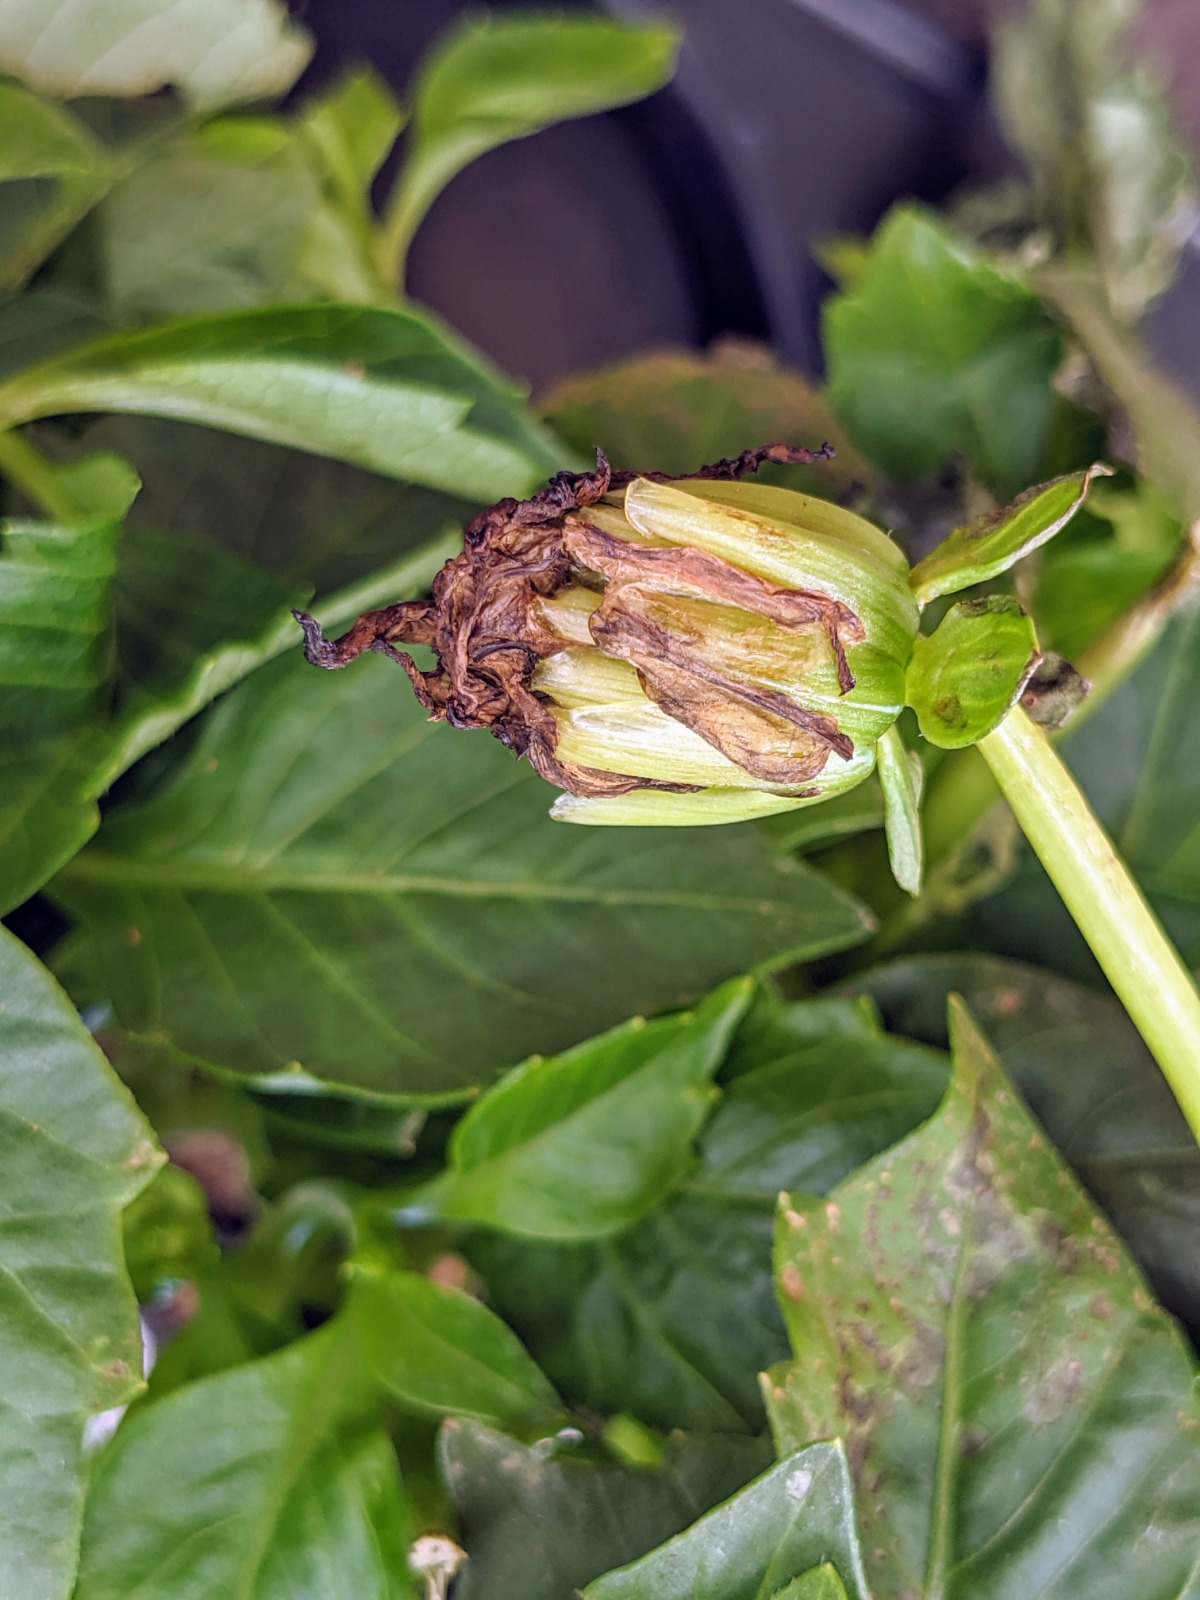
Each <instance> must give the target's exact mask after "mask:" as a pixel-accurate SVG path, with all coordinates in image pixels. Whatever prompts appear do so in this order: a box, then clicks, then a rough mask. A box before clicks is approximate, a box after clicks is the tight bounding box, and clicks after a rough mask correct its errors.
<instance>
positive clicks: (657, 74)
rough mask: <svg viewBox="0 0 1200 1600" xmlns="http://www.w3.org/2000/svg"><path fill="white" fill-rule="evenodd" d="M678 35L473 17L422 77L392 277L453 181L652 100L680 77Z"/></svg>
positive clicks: (588, 20) (611, 25) (392, 236)
mask: <svg viewBox="0 0 1200 1600" xmlns="http://www.w3.org/2000/svg"><path fill="white" fill-rule="evenodd" d="M677 42H678V35H677V33H676V31H675V30H674V29H672V28H668V27H640V28H633V27H626V26H624V25H623V24H621V23H618V22H612V21H609V20H608V19H606V18H601V17H521V16H517V17H487V16H480V17H470V18H467V19H465V20H464V21H462V22H460V23H459V24H458V26H457V27H456V28H455V29H454V30H453V31H452V32H451V33H449V34H448V35H447V36H446V37H445V38H444V39H443V40H442V41H441V42H440V43H439V44H437V45H436V46H435V47H434V49H433V51H432V52H431V54H430V55H429V56H428V57H427V58H426V59H425V61H424V62H423V63H422V64H421V66H420V68H419V69H418V76H417V81H416V86H415V89H414V91H413V96H412V128H411V132H410V136H409V145H408V150H407V153H406V159H405V163H404V167H403V170H402V171H401V174H400V178H399V181H398V183H397V185H396V189H395V192H394V194H393V196H392V199H391V201H390V203H389V206H388V213H387V217H386V220H385V224H384V231H385V236H386V242H385V253H386V255H387V257H388V259H389V262H390V263H391V265H392V267H393V268H394V269H395V272H393V276H395V274H396V272H399V271H400V270H401V268H402V264H403V260H404V254H405V252H406V250H407V248H408V245H409V242H410V240H411V239H412V236H413V234H414V233H415V232H416V231H417V228H418V227H419V226H420V224H421V221H422V219H423V218H424V216H425V214H426V212H427V211H428V210H429V207H430V206H431V205H432V204H433V201H434V200H435V199H436V197H437V196H438V194H439V193H440V192H441V191H442V190H443V189H444V188H445V187H446V185H447V184H448V183H449V182H450V180H451V178H453V177H454V176H455V174H456V173H459V172H461V171H462V169H463V168H464V167H465V166H467V165H469V163H470V162H472V161H474V160H476V159H477V158H478V157H479V156H481V155H483V154H484V153H485V152H486V151H488V150H493V149H495V148H496V146H497V145H501V144H507V143H509V141H511V140H513V139H523V138H525V137H526V136H527V135H529V134H531V133H536V132H537V131H538V129H539V128H545V127H547V126H549V124H550V123H553V122H564V121H566V120H567V119H568V118H572V117H586V116H591V115H592V114H593V113H594V112H597V111H607V110H609V109H610V108H611V107H613V106H623V105H628V104H629V102H630V101H632V100H641V99H642V98H643V97H644V96H645V95H648V94H652V93H653V92H654V90H655V89H660V88H661V87H662V86H663V84H664V83H666V82H667V81H668V79H669V78H670V77H671V74H672V72H673V71H674V66H675V51H676V45H677Z"/></svg>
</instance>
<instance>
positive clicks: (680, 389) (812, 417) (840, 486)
mask: <svg viewBox="0 0 1200 1600" xmlns="http://www.w3.org/2000/svg"><path fill="white" fill-rule="evenodd" d="M542 409H543V411H544V413H545V415H546V417H547V419H548V420H549V422H550V423H551V424H552V426H553V427H554V429H555V431H556V432H557V433H558V434H559V435H560V436H561V437H562V438H563V439H565V440H566V441H567V443H568V444H569V445H571V446H572V448H573V449H575V450H577V451H578V452H579V454H580V455H581V456H587V455H589V454H590V453H591V452H592V451H593V450H595V449H596V447H597V445H599V446H600V448H601V449H602V450H603V451H604V453H605V454H606V455H607V456H608V458H609V459H610V460H611V461H612V463H613V465H614V466H617V467H624V468H629V469H631V470H634V471H636V470H639V469H640V470H644V471H647V472H649V471H656V472H670V473H675V474H683V473H687V472H695V471H696V469H697V468H698V467H701V466H704V465H705V463H706V462H710V461H718V460H720V459H721V458H722V457H723V456H736V455H739V454H740V453H741V451H743V450H745V449H746V448H747V447H748V446H751V445H754V444H761V443H764V442H765V441H767V440H774V439H779V440H782V441H783V443H785V444H802V445H807V446H808V447H809V448H810V449H811V448H813V447H815V446H816V445H819V444H821V443H823V442H824V441H825V440H829V441H830V442H831V443H832V444H833V445H834V446H835V448H836V450H837V455H836V456H835V458H834V459H833V461H823V462H820V463H819V464H817V465H815V466H809V467H767V468H766V469H765V470H764V471H763V472H762V473H760V474H759V475H758V478H759V479H760V480H761V481H762V482H764V483H778V484H782V485H784V486H786V487H788V488H794V489H798V490H799V491H800V492H801V493H803V494H815V495H822V496H824V497H825V498H827V499H834V498H836V497H837V495H839V494H840V493H841V492H842V491H844V490H845V489H848V488H849V487H850V485H851V484H859V485H861V484H863V483H864V482H868V481H869V480H870V476H871V469H870V468H869V467H868V465H867V463H866V461H864V459H863V458H862V456H860V455H859V453H858V451H857V450H855V448H854V446H853V445H852V444H851V442H850V439H849V436H848V435H847V433H846V431H845V429H844V428H842V427H841V425H840V424H839V423H838V422H837V421H836V419H835V418H834V416H833V414H832V413H831V411H830V410H829V407H828V406H827V405H826V404H825V402H824V400H823V399H822V397H821V394H820V392H819V391H818V390H817V389H816V388H814V386H813V385H812V383H811V382H810V381H809V380H808V379H807V378H805V377H803V376H802V375H801V374H800V373H798V372H792V371H791V370H790V369H788V368H786V367H780V366H777V365H776V364H775V360H774V358H773V356H772V355H771V353H770V352H769V351H768V350H766V349H760V348H758V347H757V346H755V345H749V344H735V343H733V342H732V341H727V342H726V343H724V344H722V345H718V346H717V347H716V348H715V349H713V350H710V351H707V352H704V353H701V352H698V351H695V350H665V351H659V352H655V353H654V354H653V355H647V356H635V357H634V358H633V359H632V360H629V361H622V362H619V363H618V364H617V365H616V366H613V367H606V368H604V369H603V370H602V371H600V372H593V373H587V374H585V375H584V376H582V377H575V378H568V379H567V380H566V382H564V383H561V384H560V385H559V386H558V387H557V388H556V389H554V390H553V391H552V392H551V393H550V395H549V396H547V398H546V399H545V400H544V401H543V405H542Z"/></svg>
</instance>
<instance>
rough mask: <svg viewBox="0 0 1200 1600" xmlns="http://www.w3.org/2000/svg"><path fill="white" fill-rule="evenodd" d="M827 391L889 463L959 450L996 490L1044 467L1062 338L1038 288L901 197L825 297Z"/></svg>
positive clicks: (915, 473) (925, 465) (904, 475)
mask: <svg viewBox="0 0 1200 1600" xmlns="http://www.w3.org/2000/svg"><path fill="white" fill-rule="evenodd" d="M825 349H826V356H827V360H828V364H829V398H830V401H831V403H832V405H833V407H834V410H835V411H836V412H837V413H838V415H839V416H840V417H841V419H842V421H843V422H844V423H845V424H846V426H847V427H848V428H849V430H850V432H851V435H852V436H853V438H854V440H855V443H856V444H858V445H859V447H860V448H861V449H863V450H864V451H865V452H866V454H867V455H868V456H869V457H870V458H871V460H872V461H874V463H875V464H876V466H878V467H880V468H881V469H882V470H883V471H884V472H887V473H889V474H890V475H891V476H892V477H895V478H900V479H903V480H905V481H911V480H915V479H918V478H926V477H933V476H934V475H935V474H936V473H937V472H938V471H940V470H941V469H942V468H943V467H944V466H945V465H946V463H947V461H948V460H949V459H950V458H951V457H952V456H954V455H955V454H956V453H960V452H961V454H963V455H965V456H966V458H967V460H968V461H969V462H970V463H971V465H972V466H973V467H974V468H975V470H976V471H977V472H978V473H979V474H980V475H981V476H982V477H983V478H984V479H985V480H986V481H987V482H988V484H989V485H990V486H991V487H992V488H993V489H995V490H996V491H997V492H998V493H1001V494H1015V493H1016V492H1017V491H1018V490H1020V489H1023V488H1024V487H1025V485H1026V484H1028V483H1030V482H1031V481H1032V480H1034V479H1036V477H1037V476H1038V471H1039V468H1040V466H1041V462H1042V458H1043V455H1044V453H1045V450H1046V445H1047V440H1048V437H1049V431H1050V425H1051V413H1052V409H1053V406H1054V403H1055V402H1054V394H1053V391H1052V389H1051V387H1050V379H1051V377H1052V376H1053V373H1054V369H1055V368H1056V366H1057V365H1058V362H1059V358H1060V352H1061V341H1060V339H1059V336H1058V333H1057V332H1056V330H1055V328H1054V326H1053V324H1052V323H1051V321H1050V320H1049V318H1048V317H1047V316H1046V314H1045V312H1044V311H1043V310H1042V308H1041V306H1040V305H1039V303H1038V300H1037V298H1036V296H1035V295H1033V294H1032V293H1031V292H1030V290H1029V289H1028V288H1027V287H1026V286H1025V285H1024V284H1023V283H1022V282H1021V281H1020V279H1018V278H1017V277H1015V276H1013V275H1011V274H1009V273H1007V272H1005V271H1002V270H1001V269H1000V268H998V267H996V266H994V265H992V264H990V263H989V262H988V261H987V260H985V259H984V257H983V256H981V255H980V254H979V253H978V252H977V251H976V250H975V249H974V247H973V246H972V245H970V244H969V243H968V242H967V241H966V240H965V239H962V238H960V237H959V236H957V235H956V234H953V233H951V232H950V231H949V230H948V229H947V228H946V227H945V226H944V225H943V224H941V223H940V222H938V221H936V220H935V219H934V218H931V217H929V216H927V215H925V214H924V213H921V212H917V211H914V210H911V209H909V208H905V207H899V208H897V209H896V210H894V211H893V212H892V213H891V214H890V216H889V217H888V218H887V219H886V220H885V222H884V223H883V225H882V227H881V229H880V231H879V232H878V234H877V235H876V236H875V239H874V241H873V243H872V246H871V253H870V255H869V257H868V259H867V262H866V265H865V267H864V269H863V272H862V275H861V277H860V278H859V279H858V280H857V282H856V283H855V284H854V286H853V288H851V289H850V290H849V292H847V293H843V294H838V295H835V296H833V298H832V299H831V300H829V301H828V302H827V306H826V311H825Z"/></svg>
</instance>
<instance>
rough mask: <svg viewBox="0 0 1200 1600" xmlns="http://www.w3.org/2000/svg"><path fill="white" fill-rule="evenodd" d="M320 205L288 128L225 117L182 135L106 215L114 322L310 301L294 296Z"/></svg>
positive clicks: (141, 167) (142, 166)
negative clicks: (313, 220) (279, 302)
mask: <svg viewBox="0 0 1200 1600" xmlns="http://www.w3.org/2000/svg"><path fill="white" fill-rule="evenodd" d="M319 200H320V188H319V185H318V182H317V179H316V176H315V175H314V173H313V172H312V170H311V168H310V167H309V165H308V163H307V162H306V160H305V157H304V152H303V151H302V150H301V149H300V148H299V146H298V145H297V142H296V140H295V138H294V137H293V135H292V133H291V131H290V129H289V128H288V127H287V125H286V124H285V123H282V122H278V121H273V120H271V119H269V118H266V117H254V118H250V117H238V118H235V117H226V118H223V119H221V120H219V121H216V122H209V123H206V124H205V125H203V126H202V127H199V128H189V129H186V130H183V131H181V132H180V133H179V135H178V136H177V137H176V138H175V139H174V140H173V141H171V142H169V143H165V144H163V145H161V146H160V147H158V148H156V149H155V151H154V152H153V154H151V155H150V156H149V158H148V159H146V160H144V161H141V162H139V163H138V165H137V166H135V167H134V169H133V171H132V172H130V173H129V175H128V176H127V177H125V178H124V179H123V180H122V181H121V182H120V183H118V184H117V185H116V186H115V188H114V189H113V191H112V193H111V194H110V195H109V196H108V198H107V200H106V201H105V203H104V206H103V208H102V211H101V214H100V224H101V228H102V230H103V243H102V251H103V262H104V268H105V279H106V289H107V294H106V299H107V302H108V304H109V306H110V308H111V310H112V312H113V314H114V316H115V317H116V318H117V319H118V320H120V321H125V322H145V321H149V320H152V319H155V318H167V317H179V316H186V315H189V314H191V313H195V312H201V311H233V310H245V309H247V308H249V307H251V306H260V305H266V304H269V303H270V302H271V301H273V300H274V301H278V300H283V299H293V298H306V295H305V294H304V292H303V291H301V294H300V295H299V296H297V295H295V294H294V293H292V294H289V293H288V292H287V291H288V289H289V287H290V286H291V284H292V283H293V281H294V279H295V277H296V274H297V272H298V269H299V263H300V257H301V252H302V250H303V247H304V244H305V241H306V238H307V235H308V231H309V228H310V227H311V224H312V217H313V213H314V211H315V210H316V208H317V205H318V203H319Z"/></svg>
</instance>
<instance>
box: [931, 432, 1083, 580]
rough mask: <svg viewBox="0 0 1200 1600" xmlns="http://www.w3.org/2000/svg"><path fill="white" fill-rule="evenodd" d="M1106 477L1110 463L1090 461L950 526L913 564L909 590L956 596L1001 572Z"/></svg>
mask: <svg viewBox="0 0 1200 1600" xmlns="http://www.w3.org/2000/svg"><path fill="white" fill-rule="evenodd" d="M1111 476H1112V468H1111V467H1109V466H1106V465H1105V463H1104V462H1103V461H1093V463H1092V465H1091V466H1090V467H1088V468H1086V469H1085V470H1084V471H1083V472H1069V473H1067V475H1066V476H1065V477H1062V478H1051V479H1050V481H1049V482H1048V483H1040V484H1037V485H1035V486H1034V488H1032V489H1026V490H1025V492H1024V494H1019V495H1018V496H1017V498H1016V499H1015V500H1013V501H1012V502H1011V504H1009V505H1006V506H1001V507H1000V509H999V510H998V511H988V512H985V513H984V515H983V516H981V517H976V518H975V519H974V520H973V521H971V522H967V523H964V524H963V526H962V527H960V528H955V529H954V530H953V532H951V533H948V534H947V535H946V537H945V538H944V539H943V540H942V542H941V544H939V545H938V547H937V549H936V550H933V551H931V552H930V554H929V555H927V556H926V557H925V559H924V561H921V562H918V563H917V565H916V566H915V567H914V568H913V570H912V572H911V574H910V576H909V580H908V581H909V584H910V586H911V588H912V592H913V594H915V595H916V597H917V600H918V602H919V603H920V604H921V605H926V604H927V603H928V602H929V601H930V600H935V599H936V598H937V597H938V595H940V594H957V593H958V591H959V590H960V589H969V588H970V587H971V586H972V585H973V584H976V583H985V582H986V581H987V580H988V579H989V578H995V577H998V576H999V574H1000V573H1002V572H1007V571H1008V569H1009V567H1011V566H1012V565H1013V564H1014V562H1017V561H1019V560H1020V559H1021V557H1022V556H1027V555H1028V554H1029V552H1030V551H1031V550H1036V549H1037V548H1038V546H1039V545H1043V544H1045V543H1046V541H1047V539H1052V538H1053V537H1054V535H1055V534H1056V533H1058V532H1060V531H1061V530H1062V529H1063V528H1065V527H1066V525H1067V523H1068V522H1070V520H1071V518H1072V517H1073V516H1074V515H1075V513H1076V512H1077V511H1078V510H1079V508H1080V507H1081V506H1082V505H1083V502H1084V501H1085V500H1086V499H1087V493H1088V490H1089V489H1090V488H1091V486H1092V483H1093V481H1094V480H1095V479H1096V478H1109V477H1111Z"/></svg>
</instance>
